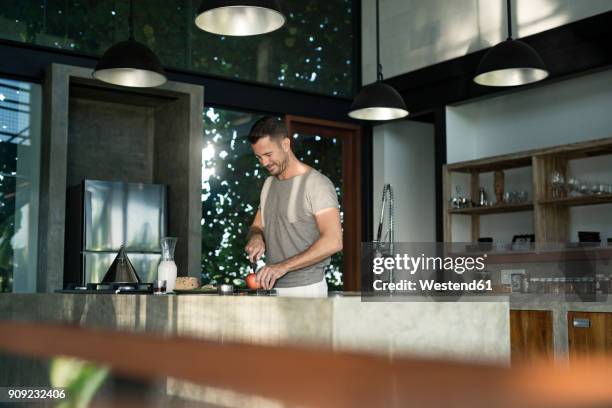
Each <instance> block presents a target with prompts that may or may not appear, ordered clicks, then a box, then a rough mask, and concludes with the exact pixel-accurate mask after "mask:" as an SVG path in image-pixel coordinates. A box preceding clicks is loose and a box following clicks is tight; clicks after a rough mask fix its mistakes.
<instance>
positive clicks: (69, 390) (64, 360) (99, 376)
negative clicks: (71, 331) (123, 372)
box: [49, 357, 109, 408]
mask: <svg viewBox="0 0 612 408" xmlns="http://www.w3.org/2000/svg"><path fill="white" fill-rule="evenodd" d="M108 373H109V369H108V368H106V367H99V366H97V365H95V364H92V363H88V362H86V361H83V360H78V359H75V358H68V357H56V358H54V359H53V360H51V365H50V369H49V379H50V383H51V386H52V387H56V388H65V389H66V396H67V399H66V400H65V401H62V402H61V403H59V404H57V405H56V407H57V408H85V407H88V406H89V403H90V401H91V400H92V399H93V397H94V396H95V394H96V392H97V391H98V389H99V388H100V386H101V385H102V384H103V383H104V381H105V380H106V378H107V377H108Z"/></svg>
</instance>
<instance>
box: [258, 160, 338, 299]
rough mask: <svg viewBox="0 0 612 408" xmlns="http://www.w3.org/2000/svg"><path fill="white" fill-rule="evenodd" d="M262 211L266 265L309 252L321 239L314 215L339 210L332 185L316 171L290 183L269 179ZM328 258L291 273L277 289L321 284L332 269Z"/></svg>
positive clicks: (277, 285)
mask: <svg viewBox="0 0 612 408" xmlns="http://www.w3.org/2000/svg"><path fill="white" fill-rule="evenodd" d="M259 207H260V210H261V216H262V221H263V226H264V238H265V241H266V258H267V259H266V262H267V263H270V264H274V263H279V262H282V261H284V260H286V259H287V258H290V257H292V256H294V255H297V254H299V253H301V252H304V251H305V250H307V249H308V248H309V247H310V246H311V245H312V244H314V243H315V241H316V240H317V239H319V236H320V234H319V228H318V227H317V221H316V219H315V217H314V215H315V214H316V213H317V212H319V211H321V210H324V209H326V208H338V197H337V195H336V189H335V188H334V185H333V184H332V182H331V181H330V180H329V179H328V178H327V177H326V176H324V175H323V174H321V173H319V172H318V171H316V170H315V169H311V170H309V171H308V172H306V173H304V174H301V175H299V176H295V177H292V178H290V179H287V180H279V179H277V178H276V177H274V176H270V177H268V178H267V179H266V182H265V183H264V186H263V188H262V190H261V197H260V206H259ZM329 262H330V258H326V259H324V260H322V261H320V262H318V263H316V264H314V265H311V266H308V267H306V268H302V269H298V270H295V271H291V272H288V273H287V274H286V275H285V276H283V277H282V278H280V279H279V280H278V281H276V285H275V286H276V287H279V288H291V287H295V286H304V285H310V284H313V283H317V282H320V281H321V280H322V279H323V276H324V273H325V267H326V266H327V265H329Z"/></svg>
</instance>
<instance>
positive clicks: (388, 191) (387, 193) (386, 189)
mask: <svg viewBox="0 0 612 408" xmlns="http://www.w3.org/2000/svg"><path fill="white" fill-rule="evenodd" d="M385 206H386V207H388V213H387V232H386V234H385V236H384V238H383V236H382V231H383V224H384V222H385ZM383 239H388V240H389V241H388V243H389V252H388V253H383V252H382V248H383V244H384V241H383ZM394 242H395V236H394V233H393V188H391V184H389V183H387V184H385V185H384V186H383V192H382V205H381V208H380V221H379V223H378V232H377V234H376V241H375V249H376V253H377V256H390V257H393V253H394V248H393V246H394ZM379 254H380V255H379ZM389 282H393V270H390V271H389Z"/></svg>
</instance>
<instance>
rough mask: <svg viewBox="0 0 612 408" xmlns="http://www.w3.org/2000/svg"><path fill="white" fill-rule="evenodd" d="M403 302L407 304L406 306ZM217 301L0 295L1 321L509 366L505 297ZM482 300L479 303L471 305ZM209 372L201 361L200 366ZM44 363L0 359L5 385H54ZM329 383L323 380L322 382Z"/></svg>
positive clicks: (186, 387)
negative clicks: (74, 325)
mask: <svg viewBox="0 0 612 408" xmlns="http://www.w3.org/2000/svg"><path fill="white" fill-rule="evenodd" d="M404 300H406V299H404ZM409 300H413V301H401V302H362V301H361V297H360V296H358V295H357V294H346V295H344V294H343V295H339V294H331V295H330V296H329V297H327V298H309V299H306V298H283V297H275V296H261V297H260V296H217V295H179V296H176V295H103V294H0V319H20V320H30V321H44V322H58V323H59V322H61V323H71V324H76V325H79V326H84V327H99V328H111V329H117V330H126V331H135V332H156V333H164V334H178V335H181V336H191V337H197V338H203V339H210V340H215V341H219V342H247V343H254V344H267V345H275V344H297V345H303V346H314V347H324V348H331V349H333V350H347V351H358V352H367V353H376V354H382V355H385V356H388V357H389V358H393V357H395V356H399V355H419V356H424V357H433V358H444V359H453V360H463V361H466V360H467V361H478V362H486V363H498V364H504V365H505V364H509V362H510V329H509V326H510V324H509V306H508V302H507V301H505V300H507V298H505V297H504V298H490V299H488V300H487V301H485V302H483V301H475V302H443V301H440V300H442V299H429V300H428V301H423V300H424V299H423V298H420V297H419V298H412V299H409ZM473 300H476V299H473ZM202 363H205V362H202ZM46 364H47V363H46V362H44V361H38V360H36V361H32V360H29V359H22V358H14V357H7V356H4V357H3V356H1V355H0V366H3V367H7V369H5V370H0V384H24V385H38V386H48V367H47V366H46ZM322 375H324V373H322ZM154 388H155V389H157V390H158V392H159V391H161V390H165V391H162V395H165V396H167V397H172V396H179V397H181V398H186V399H192V400H199V401H204V402H206V403H210V404H211V405H212V406H227V407H242V406H249V407H259V408H271V407H277V406H278V405H277V404H275V403H273V402H272V403H270V402H269V401H267V400H262V399H261V398H258V397H252V396H247V395H242V394H239V393H235V392H229V391H227V390H221V389H217V388H214V387H206V386H199V385H194V384H190V383H187V382H184V381H177V380H174V379H172V378H169V379H167V380H166V381H165V382H164V383H163V384H159V385H158V386H156V387H154Z"/></svg>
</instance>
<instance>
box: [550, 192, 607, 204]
mask: <svg viewBox="0 0 612 408" xmlns="http://www.w3.org/2000/svg"><path fill="white" fill-rule="evenodd" d="M608 203H612V194H604V195H592V196H580V197H563V198H552V199H549V200H542V201H540V204H555V205H565V206H568V207H578V206H583V205H597V204H608Z"/></svg>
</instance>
